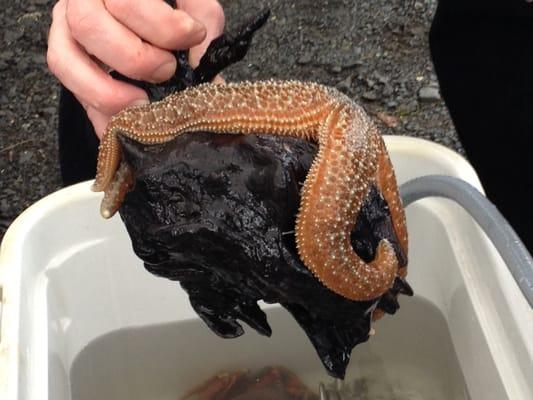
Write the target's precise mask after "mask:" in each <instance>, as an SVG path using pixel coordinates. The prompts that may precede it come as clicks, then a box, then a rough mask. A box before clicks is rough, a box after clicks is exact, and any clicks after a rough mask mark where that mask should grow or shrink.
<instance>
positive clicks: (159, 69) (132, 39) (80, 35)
mask: <svg viewBox="0 0 533 400" xmlns="http://www.w3.org/2000/svg"><path fill="white" fill-rule="evenodd" d="M66 20H67V23H68V28H69V30H70V33H71V35H72V38H73V39H74V40H75V41H76V42H78V43H79V44H80V45H81V46H82V47H83V48H84V49H85V50H86V51H87V53H89V54H92V55H94V56H95V57H96V58H97V59H98V60H100V61H102V62H103V63H104V64H106V65H108V66H110V67H111V68H113V69H115V70H117V71H119V72H120V73H122V74H124V75H126V76H128V77H130V78H132V79H137V80H145V81H150V82H158V81H161V80H165V79H168V78H169V77H170V76H171V75H172V73H173V72H174V70H175V68H176V60H175V59H174V57H173V56H172V54H171V53H170V52H168V51H165V50H163V49H160V48H158V47H155V46H152V45H150V44H149V43H146V42H144V41H143V40H141V38H139V37H138V36H137V35H136V34H135V33H134V32H132V31H131V30H129V29H128V28H127V27H125V26H124V25H122V24H121V23H120V22H118V21H117V20H116V19H115V18H114V17H113V16H112V15H111V14H110V13H109V12H108V11H107V9H106V8H105V7H104V4H103V3H102V0H69V1H68V6H67V13H66Z"/></svg>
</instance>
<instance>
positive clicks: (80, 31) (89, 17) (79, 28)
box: [66, 0, 97, 38]
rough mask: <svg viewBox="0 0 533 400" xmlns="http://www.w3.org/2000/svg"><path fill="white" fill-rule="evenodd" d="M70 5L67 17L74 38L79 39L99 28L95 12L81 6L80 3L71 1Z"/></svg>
mask: <svg viewBox="0 0 533 400" xmlns="http://www.w3.org/2000/svg"><path fill="white" fill-rule="evenodd" d="M68 4H69V6H68V7H67V14H66V16H67V24H68V27H69V30H70V33H71V34H72V36H73V37H75V38H79V37H83V36H85V35H86V34H88V33H90V32H91V31H92V30H93V29H94V28H95V26H97V20H96V18H95V13H94V10H93V9H91V8H90V7H84V6H80V4H79V2H78V1H72V0H71V1H69V3H68Z"/></svg>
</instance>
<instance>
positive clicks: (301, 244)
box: [93, 81, 407, 300]
mask: <svg viewBox="0 0 533 400" xmlns="http://www.w3.org/2000/svg"><path fill="white" fill-rule="evenodd" d="M194 131H209V132H215V133H240V134H251V133H264V134H274V135H287V136H294V137H299V138H305V139H309V140H313V141H316V142H317V143H318V144H319V152H318V154H317V156H316V157H315V160H314V161H313V165H312V166H311V169H310V170H309V173H308V175H307V179H306V181H305V184H304V186H303V189H302V197H301V204H300V211H299V214H298V218H297V221H296V243H297V247H298V253H299V255H300V258H301V259H302V261H303V263H304V264H305V265H306V266H307V268H309V269H310V270H311V271H312V272H313V274H314V275H315V276H316V277H317V278H318V279H320V280H321V282H322V283H323V284H324V285H325V286H326V287H328V288H329V289H331V290H333V291H334V292H336V293H338V294H340V295H342V296H344V297H346V298H349V299H352V300H370V299H373V298H376V297H378V296H379V295H381V294H383V293H384V292H385V291H387V290H388V289H389V288H390V287H391V286H392V284H393V281H394V278H395V277H396V275H398V274H399V269H398V261H397V258H396V255H395V251H394V249H393V247H392V245H391V244H390V243H389V242H388V241H387V240H385V239H383V240H382V241H381V242H380V243H379V245H378V248H377V251H376V257H375V259H374V260H373V261H372V262H370V263H365V262H364V261H363V260H361V259H360V258H359V256H358V255H357V254H356V253H355V251H354V250H353V249H352V247H351V244H350V232H351V231H352V229H353V227H354V225H355V221H356V218H357V214H358V212H359V209H360V208H361V205H362V203H363V201H364V199H365V196H366V194H367V192H368V190H369V188H370V186H371V185H372V184H375V185H376V186H377V187H378V188H379V189H380V190H381V192H382V194H383V196H384V198H385V200H386V201H387V203H388V206H389V209H390V212H391V216H392V221H393V224H394V229H395V231H396V235H397V237H398V239H399V241H400V245H401V246H402V248H403V250H404V251H405V254H407V231H406V227H405V215H404V211H403V207H402V204H401V200H400V198H399V195H398V189H397V186H396V180H395V177H394V172H393V169H392V165H391V163H390V160H389V157H388V154H387V151H386V148H385V145H384V143H383V140H382V138H381V135H380V134H379V132H378V130H377V128H376V126H375V125H374V124H373V123H372V121H371V120H370V118H369V117H368V116H367V114H366V113H365V112H364V111H363V109H362V108H361V107H360V106H358V105H357V104H355V103H354V102H353V101H352V100H350V99H349V98H348V97H347V96H345V95H343V94H342V93H340V92H338V91H337V90H335V89H333V88H329V87H326V86H322V85H319V84H315V83H304V82H297V81H286V82H280V81H266V82H255V83H236V84H227V85H214V84H203V85H200V86H196V87H192V88H188V89H186V90H184V91H182V92H179V93H176V94H173V95H171V96H169V97H167V98H165V99H164V100H163V101H160V102H157V103H152V104H149V105H146V106H139V107H131V108H128V109H126V110H124V111H122V112H120V113H119V114H117V115H116V116H114V117H113V118H112V119H111V121H110V123H109V125H108V126H107V128H106V131H105V133H104V136H103V139H102V142H101V144H100V149H99V155H98V167H97V175H96V180H95V183H94V185H93V190H95V191H105V197H104V200H103V201H102V207H101V213H102V215H103V216H104V217H105V218H109V217H110V216H112V215H113V214H114V213H115V212H116V210H117V209H118V207H119V206H120V203H121V201H122V198H123V196H124V194H125V192H126V191H127V190H129V187H130V184H131V181H132V178H131V171H130V169H129V167H128V165H127V163H125V162H123V161H121V158H122V151H121V147H120V143H119V141H118V139H117V134H122V135H124V136H127V137H129V138H132V139H134V140H137V141H139V142H141V143H145V144H150V143H162V142H167V141H170V140H172V139H173V138H174V137H176V136H177V135H180V134H182V133H185V132H194ZM403 272H404V271H402V274H403Z"/></svg>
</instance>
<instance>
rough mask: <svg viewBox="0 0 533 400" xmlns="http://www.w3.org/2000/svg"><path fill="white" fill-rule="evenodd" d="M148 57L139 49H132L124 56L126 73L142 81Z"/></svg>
mask: <svg viewBox="0 0 533 400" xmlns="http://www.w3.org/2000/svg"><path fill="white" fill-rule="evenodd" d="M145 64H146V57H145V54H143V52H142V50H141V49H139V48H136V49H131V50H130V51H128V52H127V53H126V54H125V55H124V67H123V70H124V73H125V74H126V75H127V76H129V77H130V78H132V79H140V78H141V77H142V76H143V73H144V72H145V69H146V65H145Z"/></svg>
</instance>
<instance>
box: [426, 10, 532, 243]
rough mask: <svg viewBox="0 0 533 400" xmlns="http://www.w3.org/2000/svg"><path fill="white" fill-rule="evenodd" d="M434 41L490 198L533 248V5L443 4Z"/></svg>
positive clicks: (451, 103)
mask: <svg viewBox="0 0 533 400" xmlns="http://www.w3.org/2000/svg"><path fill="white" fill-rule="evenodd" d="M429 43H430V49H431V56H432V58H433V63H434V66H435V71H436V73H437V77H438V80H439V83H440V90H441V94H442V97H443V99H444V101H445V103H446V106H447V107H448V109H449V111H450V115H451V118H452V120H453V123H454V125H455V128H456V130H457V133H458V135H459V138H460V140H461V143H462V144H463V146H464V148H465V151H466V154H467V157H468V159H469V161H470V163H471V164H472V165H473V166H474V168H475V170H476V172H477V173H478V175H479V178H480V180H481V182H482V184H483V187H484V189H485V192H486V194H487V197H488V198H489V199H490V200H491V201H492V202H493V203H494V204H495V205H496V207H497V208H498V209H499V210H500V211H501V213H502V214H503V215H504V216H505V217H506V218H507V219H508V221H509V222H510V223H511V225H512V226H513V228H514V229H515V230H516V232H517V233H518V235H519V236H520V237H521V239H522V241H523V242H524V244H525V245H526V247H527V248H528V249H529V250H530V252H531V251H533V225H532V224H533V210H532V209H531V208H530V206H531V202H530V200H529V195H528V194H529V193H530V191H531V190H532V189H533V176H532V175H531V174H530V172H531V171H533V168H532V167H531V164H530V158H529V152H530V149H531V147H532V144H533V140H532V137H533V136H532V135H533V51H532V49H531V43H533V5H531V4H529V3H527V2H525V1H523V0H499V1H496V0H491V1H482V0H441V1H440V2H439V5H438V7H437V12H436V14H435V17H434V19H433V24H432V26H431V30H430V36H429Z"/></svg>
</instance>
